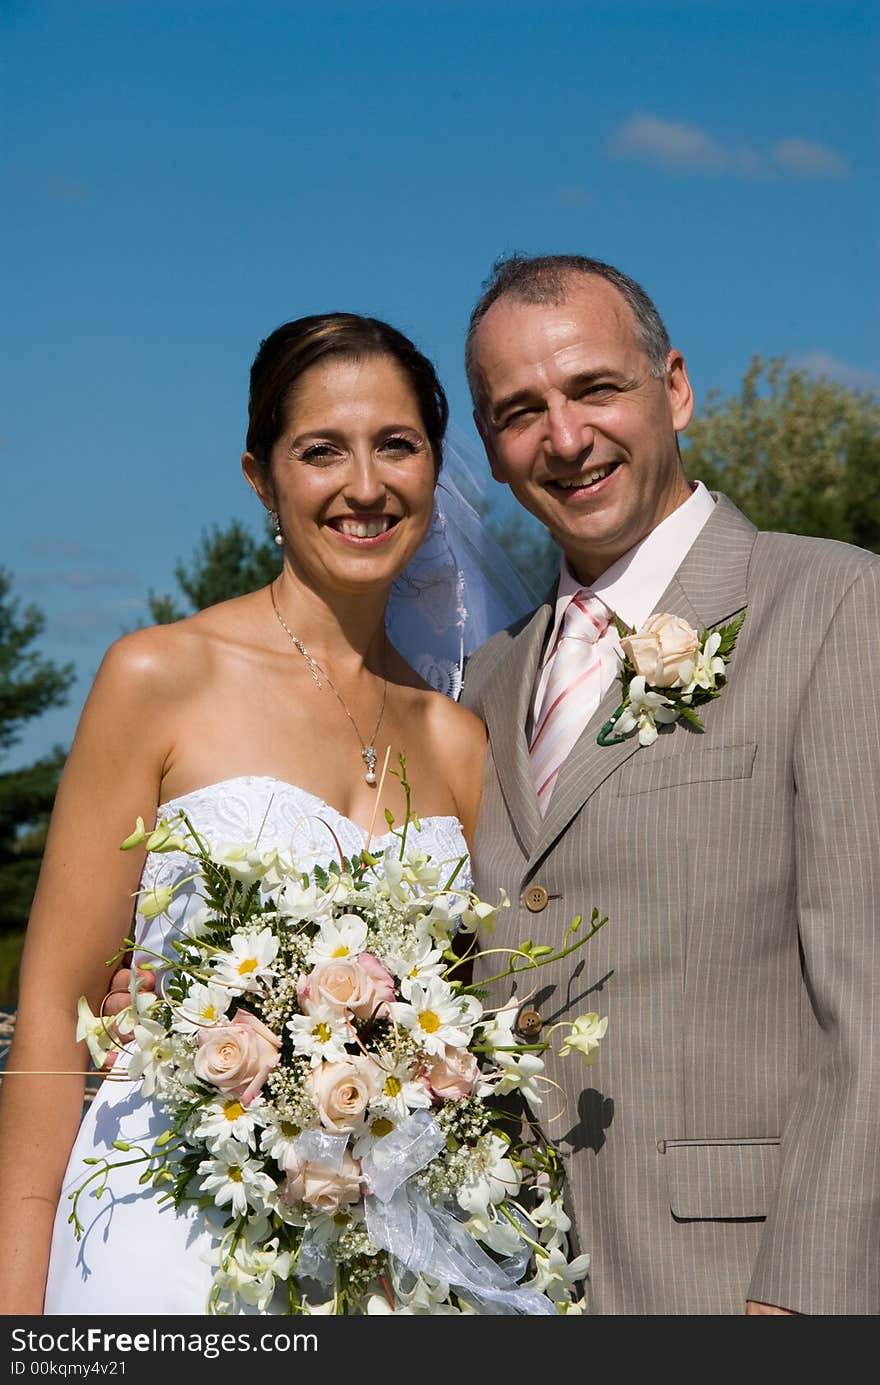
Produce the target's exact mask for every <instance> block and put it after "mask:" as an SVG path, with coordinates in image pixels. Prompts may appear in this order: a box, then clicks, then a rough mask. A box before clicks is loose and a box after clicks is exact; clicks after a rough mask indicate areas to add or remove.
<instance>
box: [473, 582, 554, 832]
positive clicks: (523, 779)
mask: <svg viewBox="0 0 880 1385" xmlns="http://www.w3.org/2000/svg"><path fill="white" fill-rule="evenodd" d="M552 615H553V604H552V602H550V603H545V604H544V605H543V606H539V607H538V609H537V611H536V612H535V614H534V616H533V617H532V619H531V620H530V621H529V623H528V625H526V626H525V627H524V629H523V630H521V631H520V633H519V634H518V635H516V636H515V637H514V639H513V640H512V641H511V644H510V648H509V649H508V651H507V653H506V654H505V655H504V657H503V658H502V659H501V661H500V662H499V664H498V665H497V667H496V668H495V669H494V670H493V673H492V677H491V678H490V679H489V681H488V684H487V686H486V689H485V691H484V693H483V698H482V711H483V714H484V716H485V718H486V725H487V727H488V729H489V740H490V743H491V746H492V757H493V759H494V761H495V769H496V772H497V774H498V781H499V783H500V785H501V791H502V793H503V794H504V798H505V801H506V803H507V807H508V809H509V811H510V816H511V820H512V822H513V828H514V831H515V833H516V835H517V838H518V839H519V844H520V846H521V847H522V850H523V851H524V853H525V854H526V855H527V856H529V855H531V851H532V845H533V843H534V841H535V838H536V836H537V834H538V831H539V830H540V827H541V814H540V812H539V810H538V800H537V797H536V796H535V786H534V783H533V782H532V767H531V761H530V759H529V747H528V742H527V740H526V722H527V721H528V716H529V707H530V704H531V699H532V689H533V687H534V682H535V674H536V672H537V668H538V661H539V659H540V657H541V650H542V649H543V647H544V641H545V639H546V637H547V630H548V628H549V626H550V622H551V619H552Z"/></svg>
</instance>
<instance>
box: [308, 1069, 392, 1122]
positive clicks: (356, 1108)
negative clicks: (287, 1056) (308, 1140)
mask: <svg viewBox="0 0 880 1385" xmlns="http://www.w3.org/2000/svg"><path fill="white" fill-rule="evenodd" d="M381 1075H382V1074H381V1071H380V1069H379V1068H378V1067H377V1066H376V1064H375V1063H374V1062H373V1061H372V1059H371V1058H365V1057H360V1056H358V1057H356V1058H350V1059H349V1060H348V1061H347V1062H345V1063H327V1062H323V1063H321V1064H319V1066H318V1067H316V1068H312V1070H311V1072H310V1073H309V1075H308V1076H307V1078H306V1090H307V1091H308V1094H309V1096H310V1097H311V1099H312V1101H313V1102H314V1103H315V1108H316V1110H317V1112H318V1116H319V1118H320V1121H321V1124H322V1125H323V1126H324V1128H325V1129H326V1130H333V1131H335V1132H336V1134H337V1135H342V1134H345V1133H346V1132H347V1131H349V1130H354V1128H355V1126H356V1125H359V1124H360V1122H361V1120H362V1119H363V1116H364V1112H365V1111H366V1109H367V1107H368V1106H369V1104H370V1102H371V1101H372V1100H373V1098H374V1097H375V1096H378V1094H379V1087H380V1081H379V1079H380V1078H381Z"/></svg>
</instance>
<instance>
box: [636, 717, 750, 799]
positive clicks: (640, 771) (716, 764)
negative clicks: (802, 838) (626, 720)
mask: <svg viewBox="0 0 880 1385" xmlns="http://www.w3.org/2000/svg"><path fill="white" fill-rule="evenodd" d="M684 735H685V736H687V733H684ZM688 742H689V743H685V744H684V745H683V746H682V748H681V750H678V751H676V753H675V754H674V755H664V756H656V757H653V756H652V750H653V749H654V747H652V746H647V747H644V748H643V749H641V750H639V751H638V753H637V754H636V755H635V756H633V758H632V759H631V760H630V761H629V762H628V763H627V764H626V765H625V766H624V767H623V768H622V769H621V771H620V773H619V774H618V776H617V793H618V797H619V798H627V797H629V796H630V795H632V794H640V793H652V792H653V791H655V790H657V789H674V788H677V787H679V786H680V785H686V784H711V783H717V782H718V781H720V780H726V781H732V780H736V779H751V777H752V771H753V769H754V766H755V756H756V755H757V751H758V747H757V745H756V744H755V743H754V742H752V743H751V744H746V745H712V746H700V745H694V744H693V742H692V740H691V738H689V737H688ZM655 744H656V742H655Z"/></svg>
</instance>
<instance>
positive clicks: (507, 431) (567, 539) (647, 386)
mask: <svg viewBox="0 0 880 1385" xmlns="http://www.w3.org/2000/svg"><path fill="white" fill-rule="evenodd" d="M474 358H475V364H476V369H477V373H478V376H479V380H480V384H481V386H482V389H481V396H482V397H481V399H480V402H479V404H478V408H477V411H476V413H475V419H476V423H477V427H478V429H479V431H480V434H481V436H482V438H483V441H484V443H485V446H486V450H487V453H488V455H489V460H490V464H491V467H492V473H493V475H494V477H495V479H496V480H497V481H501V482H504V483H506V484H507V485H509V486H510V488H511V490H512V491H513V493H514V495H515V496H516V497H517V499H518V500H519V502H520V504H522V505H523V506H524V507H525V508H526V509H527V510H529V511H531V513H532V514H534V515H535V516H536V517H537V518H538V519H539V520H541V522H542V523H543V524H545V525H546V527H547V528H548V529H549V531H550V533H551V534H552V535H553V537H554V538H555V539H556V541H557V543H558V544H559V545H560V547H561V548H562V549H563V550H564V552H565V554H566V556H567V557H568V559H569V562H570V563H571V565H572V567H573V569H574V571H575V572H576V573H577V574H578V576H579V577H581V579H582V580H584V581H590V580H592V579H593V578H595V577H597V576H598V575H599V573H601V572H603V571H604V570H605V569H606V568H607V567H608V566H610V564H611V563H613V562H614V561H615V560H616V559H617V558H619V557H620V556H621V555H622V554H623V553H626V552H627V551H628V550H629V549H630V548H632V547H633V545H634V544H636V543H638V542H639V540H640V539H642V538H643V537H644V536H645V534H647V533H649V532H650V531H651V530H652V529H653V528H655V527H656V525H657V524H659V523H660V522H661V520H663V519H665V518H666V516H667V515H669V514H671V513H672V511H673V510H675V509H677V508H678V506H679V505H681V504H682V503H683V502H684V501H685V500H686V499H687V498H688V495H689V494H690V490H689V486H688V483H687V480H686V478H685V475H684V472H683V470H682V466H681V461H680V458H679V453H678V445H677V439H676V434H677V432H678V431H680V430H681V429H682V428H684V427H685V426H686V425H687V423H688V421H689V419H690V416H691V411H692V403H693V401H692V394H691V388H690V382H689V381H688V377H687V371H686V369H685V364H684V359H683V357H682V356H681V354H680V353H679V352H677V351H670V352H669V355H668V357H667V360H666V363H665V369H664V371H663V372H662V373H660V372H658V370H657V369H656V368H655V367H654V366H653V364H652V361H651V359H650V357H649V355H648V354H647V351H646V350H645V348H644V347H643V345H642V343H641V341H640V339H639V336H638V332H637V327H636V322H635V319H634V317H633V314H632V312H631V310H630V308H629V305H628V304H627V303H626V301H625V300H624V298H623V297H622V295H621V294H620V293H619V292H618V290H617V289H616V288H615V287H614V286H613V285H611V284H609V283H607V282H606V281H605V280H603V279H600V278H598V277H596V276H586V275H573V276H572V277H571V279H570V280H569V284H568V286H567V290H566V293H565V297H564V299H563V300H562V301H560V302H539V303H532V302H522V301H520V300H518V299H517V298H516V297H515V296H513V295H512V294H507V295H504V296H502V297H501V298H499V299H498V300H497V301H496V302H495V303H493V304H492V306H491V307H490V308H489V310H488V311H487V313H486V315H485V317H484V318H483V319H482V321H481V322H480V324H479V327H478V328H477V331H476V335H475V338H474Z"/></svg>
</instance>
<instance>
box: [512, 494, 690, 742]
mask: <svg viewBox="0 0 880 1385" xmlns="http://www.w3.org/2000/svg"><path fill="white" fill-rule="evenodd" d="M714 508H715V501H714V500H713V499H712V496H711V495H710V494H709V492H708V491H707V490H706V487H705V486H704V485H703V483H702V481H695V482H694V488H693V491H692V493H691V495H690V496H689V497H688V499H687V500H686V501H685V502H684V504H683V505H679V507H678V509H677V510H673V512H672V514H671V515H667V517H666V519H664V520H662V522H661V523H660V524H658V525H657V528H656V529H652V530H651V532H650V534H646V536H645V537H644V538H643V539H641V540H640V542H639V543H637V544H635V545H634V546H633V547H632V548H630V549H629V551H628V552H626V553H624V554H623V556H622V557H620V558H618V559H617V561H616V562H615V563H612V564H611V566H610V567H609V568H607V569H606V570H605V572H603V573H602V574H601V576H600V577H597V578H596V581H595V582H592V583H591V584H590V586H589V590H590V591H591V592H594V593H595V594H596V596H599V597H601V598H602V600H603V601H604V602H605V605H606V606H607V607H608V608H609V610H611V611H613V612H614V613H615V615H617V616H619V617H620V619H621V620H622V621H624V622H625V623H626V624H627V625H629V626H635V628H636V629H637V630H638V629H639V627H640V626H641V625H643V624H644V623H645V621H646V620H647V619H648V616H649V615H650V614H651V612H652V611H653V610H654V607H655V606H656V605H657V602H658V601H659V600H660V598H661V596H662V595H663V593H664V592H665V590H666V588H667V587H668V586H669V583H670V581H671V579H672V577H673V576H674V574H675V573H676V572H677V571H678V569H679V568H680V567H681V564H682V562H683V561H684V559H685V557H686V556H687V554H688V552H689V550H690V548H691V547H692V545H693V542H694V540H695V539H696V537H697V535H698V534H699V532H700V530H701V529H702V527H703V525H704V524H705V523H706V520H707V519H708V518H709V516H710V515H711V513H712V511H713V510H714ZM583 586H584V583H583V582H579V581H578V579H577V578H576V577H575V575H574V573H573V572H572V571H571V569H570V568H569V566H568V562H567V561H566V558H565V555H564V554H563V557H562V563H561V566H560V573H559V586H558V588H557V591H556V614H555V618H554V621H553V628H552V629H551V631H550V638H549V639H548V641H547V645H546V652H545V654H544V658H543V660H542V663H541V666H540V668H539V670H538V677H537V679H536V681H535V693H534V697H533V698H532V714H531V720H530V723H529V727H528V731H529V735H531V728H532V727H533V726H537V725H538V722H539V720H540V716H541V708H542V706H543V703H544V693H545V691H546V688H547V680H548V678H549V676H550V667H551V665H552V663H553V656H554V654H555V653H556V644H557V641H558V638H559V628H560V626H561V624H562V618H563V616H564V615H565V611H566V608H567V606H568V603H569V602H570V601H571V598H572V597H573V596H574V595H575V594H576V593H577V592H578V591H580V590H581V588H582V587H583ZM672 614H673V615H675V614H676V612H674V611H673V612H672ZM596 647H597V649H598V651H599V653H600V655H601V669H600V673H599V677H598V679H597V680H596V682H595V683H594V685H593V686H594V688H595V693H594V697H593V699H592V701H591V702H587V701H585V702H584V726H586V724H587V722H588V721H589V720H590V717H591V716H592V715H593V713H594V712H595V710H596V708H597V707H598V706H599V703H600V702H601V701H602V698H603V697H604V696H605V694H606V693H607V691H608V689H609V688H610V687H611V684H612V683H613V682H614V680H615V678H616V677H617V674H618V671H619V669H620V657H621V655H620V639H619V637H618V634H617V631H616V629H615V627H614V623H613V622H612V623H611V625H609V627H608V629H607V631H606V632H605V634H604V635H603V636H602V638H601V639H600V640H599V641H598V642H597V646H596Z"/></svg>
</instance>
